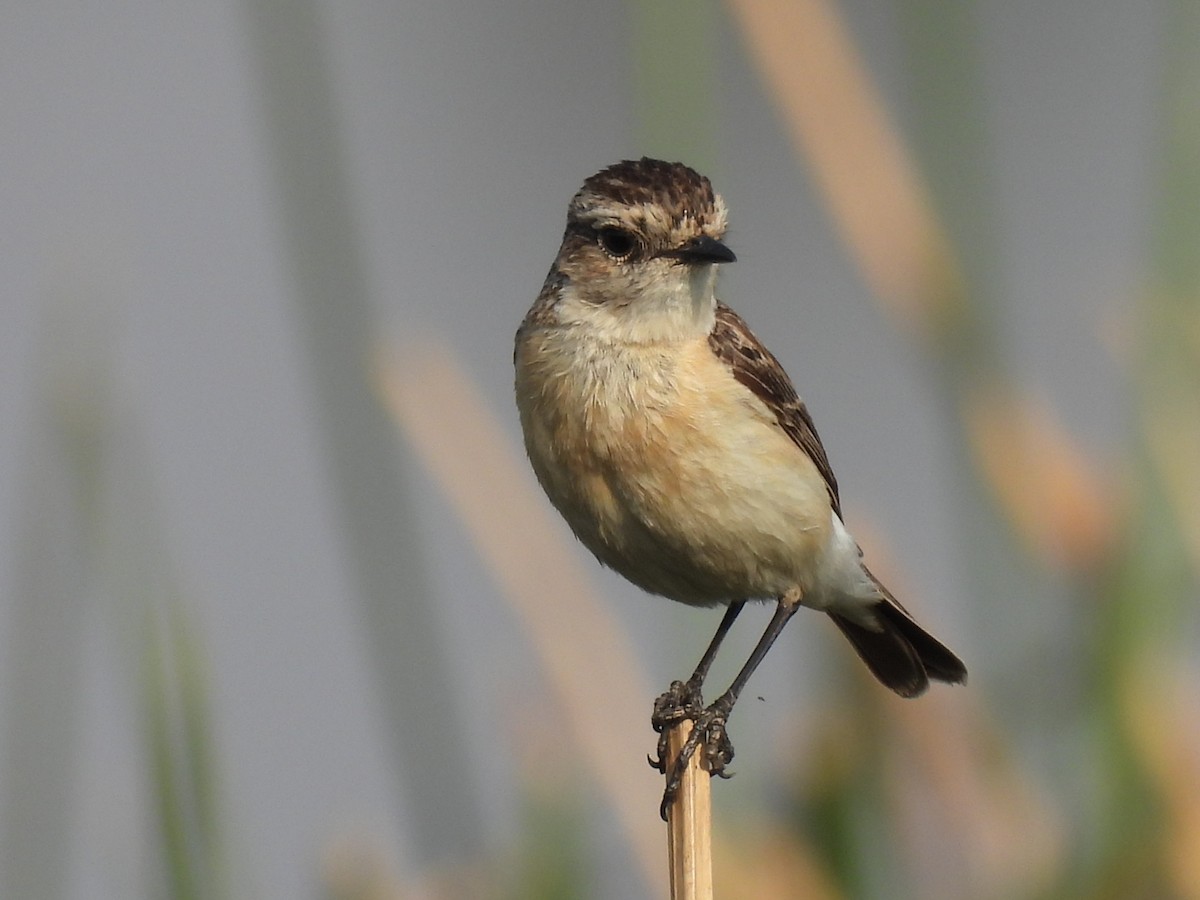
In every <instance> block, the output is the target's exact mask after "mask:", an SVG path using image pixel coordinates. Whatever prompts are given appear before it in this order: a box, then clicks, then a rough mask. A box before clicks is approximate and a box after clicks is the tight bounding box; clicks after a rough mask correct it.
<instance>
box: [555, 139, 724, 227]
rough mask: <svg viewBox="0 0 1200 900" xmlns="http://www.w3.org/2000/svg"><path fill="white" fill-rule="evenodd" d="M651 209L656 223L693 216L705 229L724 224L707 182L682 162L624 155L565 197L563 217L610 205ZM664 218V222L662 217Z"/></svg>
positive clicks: (582, 216)
mask: <svg viewBox="0 0 1200 900" xmlns="http://www.w3.org/2000/svg"><path fill="white" fill-rule="evenodd" d="M621 207H624V208H626V209H630V208H632V209H637V208H639V207H640V208H642V209H644V210H651V209H652V210H654V211H655V215H654V218H655V219H659V223H658V224H659V226H660V227H662V226H664V225H665V226H667V227H675V228H677V227H679V226H680V225H681V224H682V223H684V222H685V221H686V220H698V222H699V223H701V224H703V225H706V226H707V228H705V230H706V231H717V232H722V231H724V228H725V218H726V212H725V204H724V203H723V202H722V200H721V198H720V197H719V196H718V195H717V194H716V193H715V192H714V191H713V188H712V183H711V182H709V180H708V179H707V178H705V177H704V176H703V175H701V174H700V173H699V172H697V171H695V170H694V169H691V168H689V167H688V166H685V165H684V164H683V163H677V162H664V161H663V160H661V159H650V158H649V157H642V158H641V159H637V160H632V159H627V160H624V161H622V162H619V163H616V164H615V165H611V166H609V167H608V168H607V169H603V170H601V171H600V172H597V173H596V174H595V175H593V176H592V177H591V178H589V179H587V181H585V182H584V183H583V187H582V188H580V190H579V193H577V194H576V195H575V196H574V198H573V199H572V200H571V206H570V208H569V210H568V213H567V218H568V221H575V222H579V221H586V220H589V219H593V218H595V217H596V215H597V213H598V212H599V213H601V214H604V213H608V214H612V213H613V212H614V211H615V210H616V209H618V208H621ZM662 218H665V219H666V221H662Z"/></svg>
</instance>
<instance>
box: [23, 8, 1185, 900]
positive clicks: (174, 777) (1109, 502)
mask: <svg viewBox="0 0 1200 900" xmlns="http://www.w3.org/2000/svg"><path fill="white" fill-rule="evenodd" d="M0 84H2V85H3V96H2V99H0V124H2V127H0V259H2V260H3V267H4V271H5V272H6V278H5V280H6V285H7V287H6V288H5V290H4V291H3V298H2V299H0V422H3V427H0V896H2V897H5V898H35V897H37V898H41V897H45V898H55V897H64V898H88V900H103V898H122V900H127V898H158V897H169V898H263V900H271V898H281V900H282V898H289V900H290V898H332V900H351V898H355V900H357V898H362V900H367V898H370V900H383V898H418V897H420V898H425V897H428V898H459V897H471V898H475V897H478V898H485V900H487V898H518V897H520V898H624V897H662V896H665V884H666V871H667V869H666V853H665V832H664V828H663V826H662V824H661V822H660V821H659V819H658V797H659V792H660V789H661V781H660V778H659V776H658V775H657V774H656V773H654V772H652V771H651V770H650V769H649V767H648V766H647V765H646V762H645V756H646V754H647V753H649V752H651V751H652V750H653V748H654V739H655V736H654V734H653V733H652V732H651V730H650V727H649V712H650V705H651V701H652V700H653V698H654V697H655V696H656V695H657V694H658V693H659V692H660V691H661V690H663V689H664V688H665V687H666V685H667V684H668V682H669V681H670V680H671V679H672V678H678V677H683V676H684V675H686V674H687V673H689V672H690V671H691V668H692V666H693V665H694V664H695V661H696V659H697V658H698V656H699V654H700V652H701V650H702V649H703V647H704V646H705V643H706V641H707V640H708V637H709V636H710V634H711V632H712V630H713V629H714V628H715V627H716V624H717V621H718V619H719V611H718V610H709V611H697V610H692V609H686V608H683V607H676V606H674V605H673V604H670V603H667V602H665V601H661V600H652V599H650V598H648V597H646V596H644V595H642V594H640V593H639V592H638V591H637V590H635V589H633V588H631V587H629V586H627V585H626V584H624V583H623V582H622V581H621V579H619V578H618V577H616V576H614V575H613V574H611V573H609V572H606V571H603V570H601V569H600V567H599V566H598V565H597V564H596V563H595V562H594V561H593V560H592V559H591V558H590V557H589V556H588V555H587V554H586V552H584V551H582V550H581V548H580V547H579V546H578V545H576V544H575V542H574V541H573V539H572V538H571V537H570V535H569V533H568V531H567V529H566V527H565V526H564V525H563V524H562V523H561V522H560V521H558V520H557V518H556V517H555V515H554V514H553V511H552V510H551V509H550V508H549V505H548V503H547V502H546V501H545V500H544V499H543V498H542V497H541V495H540V492H539V491H538V488H537V485H536V483H535V481H534V479H533V477H532V474H531V473H530V472H529V470H528V466H527V465H526V463H525V461H524V459H523V452H522V450H521V446H520V436H519V434H518V428H517V421H516V413H515V408H514V404H513V401H512V396H511V383H512V374H511V354H512V335H513V332H514V331H515V329H516V327H517V325H518V323H519V322H520V320H521V318H522V316H523V315H524V312H525V310H526V308H527V307H528V305H529V304H530V303H531V302H532V300H533V298H534V296H535V295H536V293H537V291H538V289H539V287H540V285H541V282H542V279H543V277H544V276H545V273H546V270H547V269H548V267H549V265H550V263H551V261H552V260H553V258H554V255H555V252H556V250H557V247H558V241H559V238H560V236H561V232H562V227H563V223H564V216H565V209H566V204H567V202H568V200H569V199H570V197H571V195H572V194H573V192H574V191H575V190H576V189H577V188H578V186H579V184H580V183H581V182H582V180H583V179H584V178H585V177H587V176H588V175H590V174H591V173H593V172H595V171H596V170H598V169H600V168H602V167H603V166H605V165H608V164H610V163H612V162H615V161H617V160H619V159H622V158H627V157H637V156H640V155H643V154H646V155H652V156H660V157H665V158H667V159H678V160H682V161H684V162H687V163H689V164H690V165H692V166H693V167H695V168H697V169H699V170H701V171H702V172H704V173H705V174H708V175H709V176H710V177H711V178H712V180H713V182H714V184H715V186H716V188H717V189H718V190H719V191H720V192H721V193H723V195H724V196H725V198H726V200H727V202H728V204H729V206H730V209H731V213H732V223H733V224H732V229H731V232H730V234H729V243H730V244H731V246H732V247H733V248H734V249H735V251H736V252H737V254H738V260H739V261H738V263H737V264H736V265H733V266H729V267H725V268H724V269H723V271H722V275H721V278H722V282H721V284H722V286H721V291H720V293H721V295H722V297H723V298H724V299H726V300H727V301H728V302H730V303H731V305H733V306H734V307H735V308H736V309H738V310H739V311H740V312H741V313H742V314H743V316H744V317H745V318H746V319H747V320H748V321H749V322H750V324H751V325H752V327H754V329H755V330H756V331H757V332H758V333H759V334H760V335H763V336H765V337H766V338H767V342H768V344H769V345H770V346H771V348H772V349H773V350H774V352H775V354H776V355H777V356H779V358H780V359H781V361H782V362H783V364H784V365H785V367H786V368H787V369H788V370H789V372H790V373H791V375H792V376H793V378H794V380H795V381H796V382H797V384H798V386H799V388H800V390H801V393H802V394H803V396H804V397H805V399H806V400H807V402H808V404H809V407H810V409H811V411H812V413H813V415H814V417H815V419H816V422H817V424H818V427H819V428H820V431H821V435H822V437H823V439H824V443H825V446H826V448H827V450H828V452H829V456H830V458H831V460H832V462H833V466H834V468H835V470H836V472H837V474H838V477H839V479H840V481H841V484H842V499H843V504H844V506H845V510H846V517H847V520H848V522H849V525H850V528H851V530H852V531H853V532H854V533H855V535H856V536H857V537H858V538H859V540H860V542H861V543H862V544H863V545H864V547H865V548H866V551H867V555H868V557H869V559H870V560H871V561H872V567H873V568H874V569H875V570H876V571H877V572H878V573H880V574H881V575H882V576H883V577H884V580H885V581H886V582H887V583H888V584H889V585H891V587H892V588H893V590H894V591H895V593H896V594H897V595H898V596H899V597H901V599H902V600H903V602H904V603H905V604H906V605H907V606H909V608H910V609H912V610H913V611H914V612H915V613H916V614H917V615H918V617H919V618H920V620H921V621H922V622H924V623H926V624H927V625H928V626H929V627H930V628H931V629H932V630H933V631H934V632H935V633H937V634H938V635H939V636H940V637H942V638H943V639H945V640H946V642H947V643H948V644H949V645H950V646H952V647H953V648H955V649H956V650H957V651H958V652H959V653H960V655H961V656H962V657H963V659H964V660H965V661H966V662H967V665H968V668H969V669H970V672H971V680H970V683H969V684H968V685H967V686H966V687H965V688H954V689H951V688H947V687H944V686H938V687H935V688H934V689H933V690H931V691H930V693H929V694H928V695H927V696H925V697H924V698H922V699H920V700H918V701H914V702H906V701H902V700H899V699H898V698H896V697H893V696H892V695H890V694H888V693H887V692H886V691H884V690H883V689H882V688H880V687H878V686H877V685H875V684H874V683H873V682H871V680H870V678H869V676H868V675H866V674H865V669H863V668H862V667H861V666H860V665H859V663H858V662H857V660H856V659H855V658H854V657H853V654H852V653H851V652H850V650H849V649H848V647H847V646H846V645H845V643H844V641H842V640H841V639H840V637H838V636H837V634H836V631H835V629H833V628H831V627H830V626H829V623H828V622H827V621H826V620H825V619H824V618H823V617H820V616H816V615H812V614H802V615H800V616H798V617H797V618H796V619H795V620H794V621H793V624H792V625H791V626H790V628H789V629H788V632H787V633H785V635H784V638H783V639H782V640H781V641H780V643H779V644H778V645H777V646H776V648H775V650H774V651H773V652H772V654H771V655H770V657H769V658H768V660H767V662H766V663H765V665H764V666H763V667H762V668H761V669H760V670H759V672H758V673H757V674H756V675H755V677H754V679H753V681H752V682H751V684H750V687H749V689H748V692H747V694H746V696H745V697H744V698H743V700H742V702H741V704H740V706H739V708H738V710H737V712H736V713H735V715H734V716H733V718H732V721H731V726H730V728H731V735H732V737H733V740H734V743H735V745H736V747H737V759H736V760H735V762H734V764H733V766H732V767H731V768H732V769H733V770H735V771H736V772H737V776H736V777H735V778H734V779H733V780H732V781H728V782H719V783H717V784H715V785H714V794H715V801H716V839H715V840H716V869H717V882H718V895H719V896H721V897H744V898H793V897H819V898H837V897H847V898H860V897H861V898H885V897H886V898H917V897H920V898H966V897H970V898H1059V897H1064V898H1075V897H1078V898H1167V897H1200V699H1198V698H1200V667H1198V665H1197V656H1196V649H1197V640H1198V634H1200V633H1198V628H1197V626H1198V624H1200V623H1198V622H1197V602H1196V601H1197V599H1198V596H1200V590H1198V587H1197V585H1198V583H1200V4H1196V3H1194V2H1192V0H1161V2H1146V3H1132V4H1131V3H1122V2H1117V0H1091V2H1083V0H1075V2H1059V3H1053V4H1047V3H1042V2H1032V0H1015V2H979V3H962V2H961V0H916V2H910V3H903V4H897V3H891V2H885V0H841V2H836V3H835V2H834V0H793V2H783V0H778V2H777V0H730V2H728V3H726V4H720V3H717V2H715V0H708V2H703V0H702V2H695V3H683V2H666V0H664V2H631V3H626V4H615V3H614V4H606V3H582V2H549V0H520V2H510V3H492V2H482V0H470V2H460V3H443V4H433V3H413V2H404V0H401V2H386V3H385V2H379V0H342V2H339V3H333V2H325V0H295V2H283V0H243V2H234V3H221V2H214V3H201V4H191V5H187V4H161V3H152V2H148V0H116V2H110V3H106V4H95V3H72V2H61V0H48V2H43V3H38V4H30V3H26V4H15V5H12V7H11V8H10V9H8V10H7V15H6V24H5V28H4V29H3V31H0ZM768 613H769V611H768V610H767V609H766V608H762V609H756V610H750V611H748V612H747V613H746V614H744V615H743V616H742V619H741V621H739V623H738V627H737V629H736V631H735V633H734V635H733V637H732V638H731V641H730V643H729V646H728V647H727V648H726V649H725V651H724V652H723V654H722V658H721V660H719V662H718V666H717V667H716V669H715V670H714V673H713V676H712V678H711V680H710V690H720V686H719V685H720V683H721V682H724V681H727V680H728V679H729V678H730V677H732V674H733V672H734V671H735V669H736V667H737V665H738V664H739V663H740V662H741V660H742V659H744V658H745V654H746V653H747V652H748V650H749V647H750V646H751V645H752V644H753V641H754V640H755V639H756V638H757V635H758V632H759V631H760V629H761V627H762V626H763V625H765V622H766V619H767V616H768Z"/></svg>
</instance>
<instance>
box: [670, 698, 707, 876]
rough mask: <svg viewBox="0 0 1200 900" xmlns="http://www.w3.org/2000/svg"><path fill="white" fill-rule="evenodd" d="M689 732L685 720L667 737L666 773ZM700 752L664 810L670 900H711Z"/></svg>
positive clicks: (705, 779)
mask: <svg viewBox="0 0 1200 900" xmlns="http://www.w3.org/2000/svg"><path fill="white" fill-rule="evenodd" d="M691 731H692V723H691V722H690V721H688V720H686V719H685V720H684V721H682V722H680V723H679V724H678V725H676V726H675V727H673V728H672V729H671V730H670V732H668V734H667V771H668V772H670V771H671V766H672V765H673V764H674V761H675V759H676V758H677V757H678V756H679V751H680V749H681V748H682V747H683V745H684V743H685V742H686V741H687V739H688V735H689V734H690V733H691ZM703 756H704V753H703V752H696V753H693V754H692V758H691V759H689V760H688V766H687V768H686V769H685V770H684V772H683V780H682V781H681V782H680V783H679V791H678V792H677V793H676V794H675V799H674V801H673V802H672V803H671V805H670V806H669V807H667V856H668V861H669V864H670V868H671V900H711V898H712V895H713V876H712V785H711V784H710V781H711V780H712V779H711V776H710V775H709V773H708V771H707V770H706V769H705V768H704V765H703Z"/></svg>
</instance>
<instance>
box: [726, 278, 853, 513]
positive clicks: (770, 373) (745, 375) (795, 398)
mask: <svg viewBox="0 0 1200 900" xmlns="http://www.w3.org/2000/svg"><path fill="white" fill-rule="evenodd" d="M708 343H709V346H710V347H712V349H713V352H714V353H715V354H716V355H717V357H718V358H719V359H721V360H722V361H723V362H724V363H725V364H726V365H727V366H729V368H730V369H732V370H733V376H734V378H736V379H737V380H738V381H740V382H741V383H742V384H744V385H745V386H746V387H748V388H749V389H750V390H751V391H753V393H754V395H755V396H756V397H758V399H759V400H761V401H762V402H763V403H765V404H766V405H767V408H768V409H770V410H771V412H773V413H774V414H775V419H776V421H778V422H779V427H780V428H782V429H783V430H784V432H785V433H786V434H787V435H788V437H790V438H791V439H792V440H793V441H794V442H795V443H796V446H797V447H799V448H800V449H801V450H803V451H804V452H805V453H807V454H808V456H809V458H810V459H812V461H813V462H814V463H815V464H816V466H817V470H818V471H819V472H820V473H821V477H822V478H824V479H825V486H826V487H827V488H828V489H829V501H830V503H831V504H832V505H833V511H834V512H836V513H837V514H838V517H839V518H841V515H842V504H841V500H839V499H838V486H837V479H836V478H834V476H833V469H831V468H830V467H829V459H828V458H827V457H826V456H825V448H824V447H823V446H821V438H820V437H818V436H817V429H816V426H814V425H813V420H812V416H810V415H809V414H808V408H807V407H806V406H805V405H804V401H803V400H801V399H800V395H799V394H797V393H796V389H795V388H794V387H793V386H792V382H791V380H790V379H789V378H788V376H787V372H785V371H783V366H781V365H780V364H779V360H777V359H776V358H775V357H774V356H772V355H771V351H770V350H768V349H767V348H766V347H764V346H763V345H762V343H761V342H760V341H759V340H758V338H756V337H755V336H754V333H753V332H752V331H751V330H750V329H749V327H748V326H747V325H746V323H745V322H744V321H743V320H742V317H741V316H739V315H738V314H737V313H735V312H734V311H733V310H732V309H730V308H729V307H728V306H726V305H725V304H724V303H721V302H720V301H718V302H717V321H716V324H715V325H714V326H713V330H712V331H711V332H710V333H709V335H708Z"/></svg>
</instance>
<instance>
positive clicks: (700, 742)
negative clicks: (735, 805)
mask: <svg viewBox="0 0 1200 900" xmlns="http://www.w3.org/2000/svg"><path fill="white" fill-rule="evenodd" d="M677 684H680V682H675V684H673V685H671V688H672V690H674V688H675V685H677ZM668 693H671V692H670V691H668ZM663 696H664V697H665V696H666V694H664V695H663ZM662 699H663V698H662V697H660V698H659V700H662ZM726 706H727V705H726V704H725V703H723V702H722V701H721V700H718V701H717V702H716V703H714V704H713V705H712V706H709V707H706V708H704V709H701V710H699V711H697V712H695V713H693V714H691V715H680V716H678V717H676V718H675V719H674V720H673V721H675V722H678V721H680V720H682V719H691V720H692V731H691V733H690V734H689V735H688V737H687V740H686V741H684V744H683V746H682V747H681V748H680V749H679V755H678V756H677V757H675V759H674V761H672V762H671V765H670V772H669V773H667V732H668V730H669V729H668V728H665V727H664V728H662V730H661V731H660V733H659V739H658V763H657V765H656V764H655V763H654V761H653V760H651V765H654V766H655V768H657V769H658V770H659V771H660V772H663V773H665V774H667V785H666V788H665V789H664V790H663V798H662V805H661V806H660V807H659V814H660V815H661V816H662V817H663V820H664V821H666V818H667V808H668V807H669V806H670V805H671V802H672V801H673V800H674V799H675V794H676V793H678V791H679V785H680V782H682V780H683V773H684V772H685V771H686V770H687V766H688V762H689V761H690V760H691V758H692V756H693V755H694V754H695V753H696V750H697V749H698V748H700V747H701V746H703V748H704V762H705V768H706V769H707V770H708V773H709V775H720V776H721V777H722V778H730V777H732V775H733V773H732V772H726V771H725V767H726V766H727V765H728V764H729V763H730V762H732V761H733V742H732V741H730V740H729V732H728V731H727V730H726V727H725V720H726V719H727V718H728V716H729V710H728V709H727V708H726ZM657 709H658V704H657V703H656V704H655V710H656V712H657ZM655 728H659V725H658V724H657V723H656V724H655Z"/></svg>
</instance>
